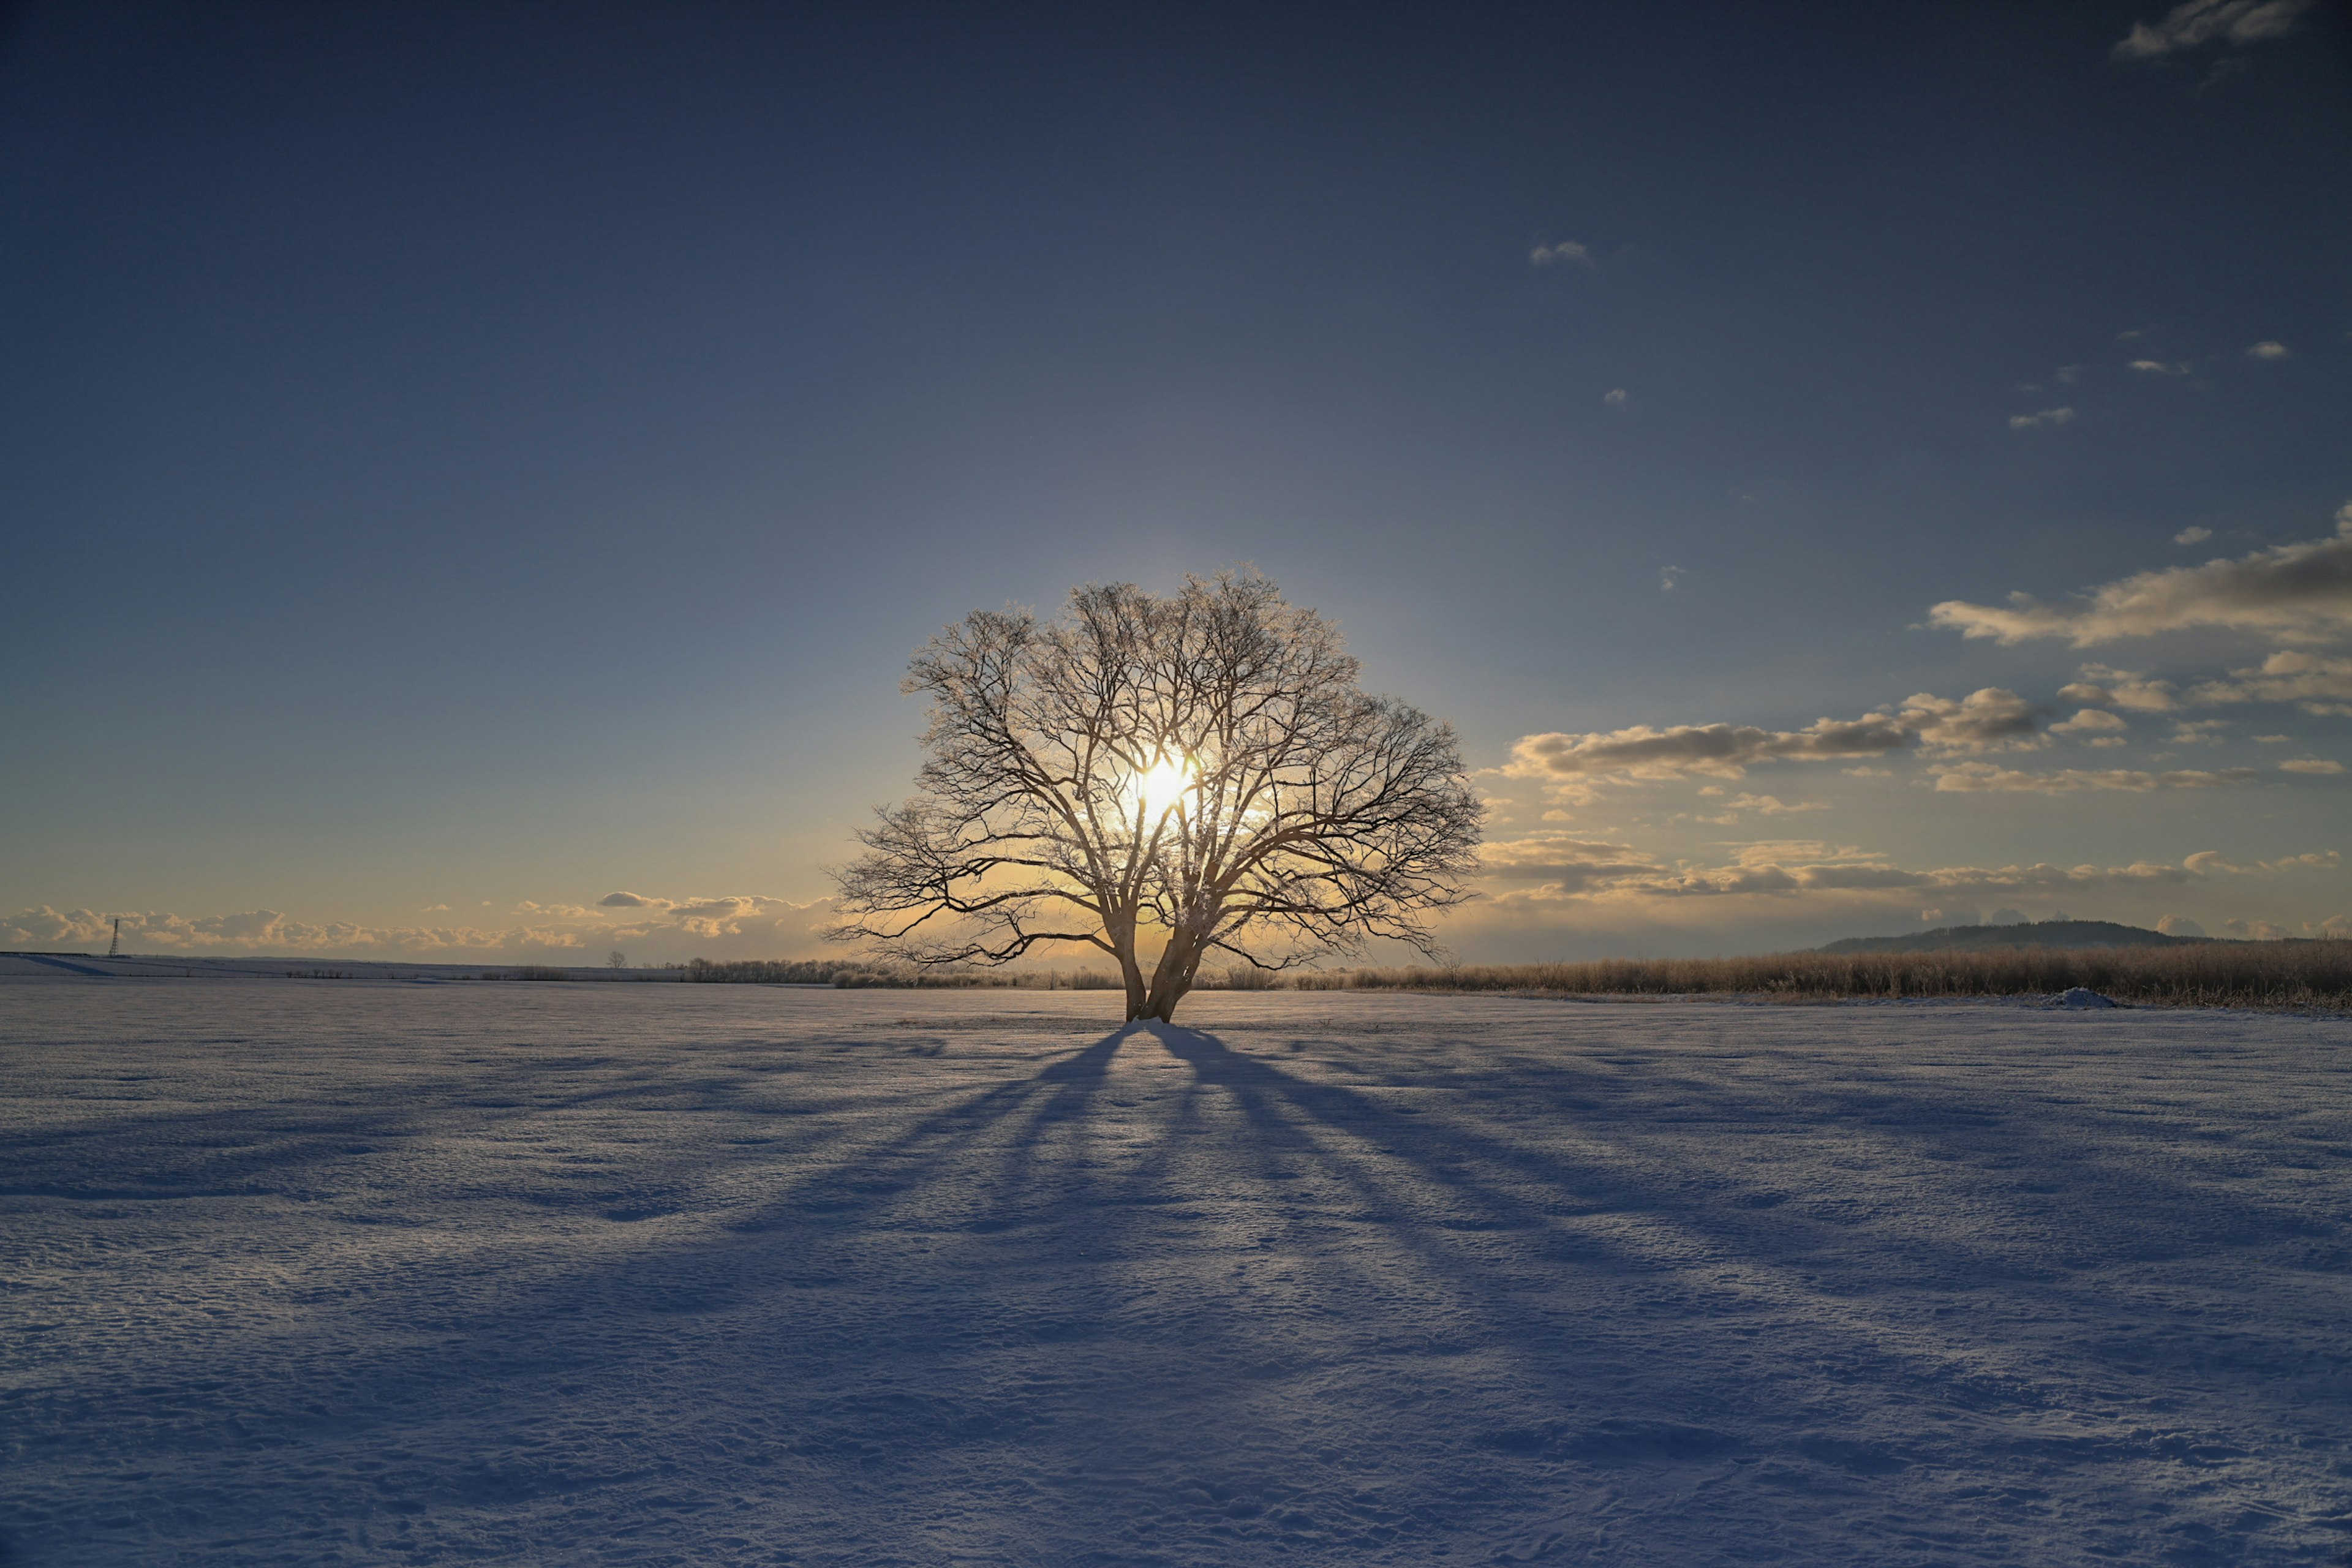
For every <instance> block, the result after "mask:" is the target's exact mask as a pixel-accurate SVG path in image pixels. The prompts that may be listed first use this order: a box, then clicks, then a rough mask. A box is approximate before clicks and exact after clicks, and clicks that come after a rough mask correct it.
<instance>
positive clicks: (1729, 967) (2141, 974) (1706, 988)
mask: <svg viewBox="0 0 2352 1568" xmlns="http://www.w3.org/2000/svg"><path fill="white" fill-rule="evenodd" d="M684 977H685V978H686V979H688V980H697V981H708V982H721V983H728V982H731V983H736V984H767V985H779V984H782V985H837V986H843V987H853V986H904V987H926V988H929V987H971V986H985V987H992V988H1003V989H1012V990H1028V991H1116V990H1118V988H1119V981H1118V976H1117V975H1115V974H1107V973H1102V972H1100V971H1098V970H1086V969H1081V970H1076V971H1063V970H950V971H930V972H923V971H918V970H915V969H912V968H900V967H896V966H888V965H877V964H866V963H844V962H842V961H839V960H830V961H829V960H824V959H814V960H803V961H800V962H796V963H761V962H756V961H753V962H741V963H713V962H711V961H709V960H708V959H696V960H694V961H693V962H692V963H689V964H688V965H687V967H686V970H685V972H684ZM2077 985H2083V986H2087V987H2089V988H2090V989H2091V990H2094V991H2096V992H2099V993H2100V994H2103V995H2107V996H2112V997H2114V998H2115V999H2116V1001H2119V1002H2137V1003H2142V1004H2146V1005H2151V1006H2164V1007H2319V1008H2352V942H2339V941H2325V942H2197V943H2185V944H2182V945H2179V946H2176V947H2140V948H2131V947H2124V948H2011V949H2001V950H1994V951H1984V952H1967V951H1952V952H1867V953H1856V952H1837V953H1832V952H1780V953H1766V954H1760V955H1758V956H1755V957H1749V958H1610V959H1601V960H1598V961H1596V962H1593V963H1481V964H1460V965H1448V966H1444V967H1423V966H1419V965H1415V966H1413V967H1411V968H1402V969H1333V970H1314V971H1304V972H1300V973H1291V974H1267V973H1264V972H1262V971H1259V970H1254V969H1249V968H1246V967H1236V968H1234V969H1229V970H1227V971H1226V972H1225V973H1223V974H1220V975H1215V976H1206V975H1204V976H1203V977H1202V982H1201V987H1200V988H1201V989H1202V990H1204V991H1509V992H1538V993H1547V994H1567V995H1588V996H1590V995H1633V996H1690V995H1748V996H1767V997H1777V998H1783V999H1788V1000H1811V999H1826V998H1830V997H1838V996H1871V997H1900V996H2022V995H2037V994H2039V995H2047V994H2052V993H2054V992H2059V991H2065V990H2068V989H2071V988H2072V987H2074V986H2077Z"/></svg>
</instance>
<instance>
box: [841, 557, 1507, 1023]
mask: <svg viewBox="0 0 2352 1568" xmlns="http://www.w3.org/2000/svg"><path fill="white" fill-rule="evenodd" d="M1357 675H1358V667H1357V663H1356V661H1355V660H1354V659H1353V658H1349V657H1348V655H1347V653H1346V652H1345V651H1344V649H1343V647H1342V646H1341V643H1340V638H1339V629H1338V628H1337V627H1336V626H1333V625H1332V624H1331V623H1330V622H1328V621H1326V620H1324V619H1323V618H1322V617H1321V616H1318V615H1317V614H1316V613H1315V612H1314V611H1313V610H1307V609H1300V608H1297V607H1296V606H1294V605H1288V604H1286V603H1285V602H1284V601H1283V598H1282V595H1281V594H1280V593H1279V592H1278V591H1277V590H1276V587H1275V585H1274V584H1273V583H1272V582H1271V581H1269V580H1267V579H1266V578H1265V577H1263V576H1261V575H1259V574H1256V573H1255V572H1251V571H1241V572H1228V573H1221V574H1218V575H1217V576H1216V577H1214V578H1209V579H1203V578H1199V577H1190V576H1188V577H1186V578H1185V579H1184V584H1183V586H1182V587H1181V589H1179V590H1178V591H1177V592H1176V593H1174V594H1172V595H1166V596H1164V597H1163V596H1160V595H1152V594H1150V593H1147V592H1145V591H1144V590H1142V589H1140V588H1139V587H1137V586H1135V585H1134V584H1129V583H1113V584H1102V585H1095V586H1089V587H1084V588H1078V589H1074V590H1073V591H1072V592H1071V595H1070V599H1069V604H1068V605H1067V606H1066V609H1065V610H1064V613H1063V615H1062V616H1061V617H1060V618H1059V619H1058V620H1055V621H1051V622H1045V621H1040V620H1039V619H1038V618H1037V617H1036V616H1034V614H1031V613H1030V612H1027V611H1021V610H1015V611H1006V612H1002V613H1000V612H994V611H987V610H976V611H974V612H973V613H972V614H971V615H970V616H965V617H964V619H963V620H962V621H961V622H959V623H957V624H956V625H954V626H949V627H947V628H946V629H945V630H943V631H941V632H940V634H939V636H937V637H933V638H932V639H931V641H930V642H929V644H928V645H927V646H926V647H923V648H922V649H921V650H920V651H919V652H918V653H917V654H916V655H915V658H914V660H913V662H912V663H911V664H910V666H909V667H908V675H907V679H906V680H905V682H904V689H906V690H907V691H908V692H921V693H923V694H925V695H927V696H929V698H930V700H931V710H930V723H929V729H927V730H926V731H924V735H923V747H924V750H925V752H927V753H928V760H927V761H926V762H925V763H924V764H923V766H922V769H921V771H920V772H919V773H918V774H917V775H916V784H917V785H918V788H919V794H917V795H915V796H914V798H912V799H910V800H908V801H905V802H902V803H900V804H899V805H893V806H888V807H885V808H884V809H883V810H882V811H881V812H880V813H879V814H878V817H879V820H878V821H877V824H876V826H873V827H870V828H867V829H866V830H865V831H864V832H862V833H860V834H859V835H858V837H859V840H860V842H862V843H863V844H864V845H865V846H866V854H865V855H864V856H862V857H860V858H858V859H857V860H856V861H854V862H852V863H851V864H850V865H848V866H846V867H844V868H841V869H840V870H838V871H837V872H835V880H836V881H837V882H838V883H839V885H840V888H841V900H842V901H841V908H842V911H843V913H844V915H845V920H844V921H843V922H842V924H840V925H839V926H836V927H835V928H834V930H833V931H830V932H828V933H827V934H828V935H830V936H832V937H833V938H835V940H839V941H853V942H872V943H874V944H877V945H878V946H879V947H881V948H882V949H883V950H885V951H886V952H890V953H892V954H894V955H896V956H898V957H900V958H904V959H906V960H908V961H909V962H912V963H917V964H924V965H932V964H943V963H1011V962H1012V961H1013V960H1015V959H1018V958H1021V957H1024V956H1025V955H1026V954H1028V953H1029V952H1031V951H1032V950H1033V949H1035V948H1038V947H1040V946H1050V945H1053V944H1062V943H1076V944H1081V945H1085V946H1090V947H1094V948H1097V949H1099V950H1100V951H1102V952H1106V953H1108V954H1109V955H1111V957H1112V958H1114V959H1115V960H1117V961H1118V966H1119V973H1120V977H1121V978H1122V980H1123V981H1124V982H1125V984H1126V987H1127V1016H1129V1018H1144V1017H1152V1018H1160V1019H1166V1018H1169V1017H1171V1016H1173V1014H1174V1012H1175V1008H1176V1004H1177V1003H1178V1002H1179V1001H1181V999H1182V998H1183V996H1184V994H1185V993H1187V992H1188V991H1190V990H1191V989H1192V984H1193V982H1194V979H1195V977H1196V976H1197V975H1198V973H1199V971H1200V966H1201V963H1202V959H1204V958H1206V957H1207V956H1208V955H1209V954H1211V953H1213V952H1222V953H1224V954H1227V955H1228V956H1230V957H1231V958H1233V959H1235V960H1237V961H1239V962H1241V963H1247V964H1251V965H1254V966H1255V967H1257V968H1260V969H1267V970H1280V969H1287V968H1291V967H1294V966H1296V965H1297V964H1300V963H1306V962H1307V961H1308V960H1310V959H1313V958H1316V957H1319V956H1322V955H1324V954H1328V953H1335V952H1353V951H1356V950H1357V949H1359V948H1360V947H1361V946H1362V944H1363V943H1364V942H1365V941H1366V940H1368V939H1370V938H1372V937H1394V938H1397V939H1399V940H1401V941H1403V942H1409V943H1411V944H1412V946H1414V947H1415V948H1417V949H1419V950H1420V951H1421V952H1423V953H1427V954H1431V955H1434V954H1435V952H1437V948H1436V942H1435V939H1434V937H1433V934H1432V932H1431V931H1430V928H1429V924H1428V917H1429V916H1430V915H1432V914H1433V913H1435V912H1437V911H1440V910H1447V909H1451V908H1453V907H1454V906H1455V905H1457V904H1459V903H1461V902H1462V901H1463V900H1465V899H1466V898H1467V897H1469V895H1468V894H1467V893H1465V891H1463V889H1462V885H1461V884H1462V881H1463V879H1464V878H1465V877H1466V876H1467V875H1468V874H1469V872H1470V871H1471V870H1472V869H1473V868H1474V867H1475V863H1476V850H1477V844H1478V836H1479V827H1480V824H1481V820H1482V818H1483V815H1484V813H1483V808H1482V807H1481V806H1480V805H1479V804H1478V801H1477V798H1476V797H1475V795H1473V794H1472V793H1471V790H1470V785H1469V781H1468V779H1467V777H1466V776H1465V772H1464V769H1463V765H1462V757H1461V750H1460V747H1459V746H1458V745H1457V744H1456V742H1455V740H1454V731H1453V730H1452V728H1451V727H1450V726H1447V725H1445V724H1443V723H1440V722H1438V721H1434V720H1433V719H1431V718H1429V717H1428V716H1427V715H1426V714H1423V713H1422V712H1420V711H1419V710H1415V709H1412V708H1410V707H1408V706H1406V705H1405V704H1403V703H1402V702H1398V701H1395V700H1392V699H1389V698H1383V697H1371V696H1368V695H1366V694H1365V693H1364V692H1363V691H1362V690H1360V689H1359V688H1358V686H1357V684H1356V682H1357ZM1150 942H1157V943H1158V952H1157V953H1156V954H1155V955H1153V956H1151V957H1150V960H1149V964H1148V968H1147V960H1146V957H1145V947H1146V944H1148V943H1150Z"/></svg>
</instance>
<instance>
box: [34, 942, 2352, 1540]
mask: <svg viewBox="0 0 2352 1568" xmlns="http://www.w3.org/2000/svg"><path fill="white" fill-rule="evenodd" d="M1116 1000H1117V999H1116V998H1115V997H1111V996H1107V995H1105V994H1099V993H1075V994H1073V993H969V992H921V993H909V992H848V993H838V992H832V991H791V992H781V991H772V990H767V989H764V988H756V987H736V986H617V987H613V988H610V989H608V990H604V991H587V990H583V989H582V988H580V987H572V986H559V985H548V986H529V985H475V986H457V985H447V986H426V985H416V984H401V983H384V984H378V983H364V982H362V983H350V984H341V985H315V986H306V985H289V984H278V985H255V984H248V983H246V982H243V981H236V982H230V981H220V982H216V983H205V982H196V983H193V984H191V983H179V984H172V985H168V986H167V985H154V986H147V985H121V984H110V983H107V982H103V981H98V980H88V979H79V980H77V979H72V978H66V979H61V980H59V981H58V983H56V984H13V983H12V984H7V985H5V986H4V987H0V1089H5V1124H0V1131H5V1141H0V1243H5V1257H6V1261H7V1269H6V1278H7V1279H9V1281H10V1282H11V1285H12V1289H10V1291H9V1293H8V1295H7V1297H6V1298H5V1301H6V1305H5V1314H6V1316H5V1326H6V1328H7V1330H8V1332H7V1334H6V1336H5V1343H6V1344H7V1345H8V1346H9V1347H10V1349H9V1352H8V1355H7V1362H6V1369H5V1383H0V1430H5V1432H6V1433H7V1434H8V1436H7V1439H6V1441H7V1443H8V1448H7V1450H6V1452H7V1456H8V1460H9V1463H8V1468H7V1471H6V1479H5V1481H0V1560H5V1561H7V1562H9V1563H68V1562H70V1563H122V1564H131V1563H140V1564H145V1563H182V1562H190V1561H204V1562H206V1563H463V1562H492V1561H496V1562H518V1563H550V1564H554V1563H730V1564H731V1563H805V1564H819V1563H824V1564H881V1563H908V1564H914V1563H926V1564H928V1563H1019V1564H1039V1565H1058V1564H1064V1563H1170V1564H1176V1563H1181V1564H1196V1563H1197V1564H1229V1563H1231V1564H1248V1563H1332V1564H1339V1563H1396V1564H1405V1563H1415V1564H1419V1563H1433V1562H1444V1561H1452V1562H1477V1561H1521V1562H1525V1561H1545V1562H1561V1563H1573V1562H1605V1563H1612V1564H1613V1563H1629V1564H1646V1563H1656V1564H1706V1563H1769V1562H1782V1563H1809V1564H1810V1563H1854V1564H1863V1563H1870V1564H1915V1563H1916V1564H1927V1563H2114V1562H2131V1563H2157V1562H2164V1563H2213V1564H2221V1563H2232V1564H2236V1563H2328V1562H2336V1561H2340V1560H2341V1558H2342V1554H2343V1552H2344V1551H2345V1548H2346V1547H2347V1544H2352V1508H2347V1497H2352V1446H2347V1432H2352V1371H2347V1367H2352V1360H2347V1350H2352V1335H2347V1327H2346V1325H2347V1321H2352V1311H2347V1308H2352V1289H2347V1287H2352V1135H2347V1131H2346V1129H2347V1126H2352V1116H2348V1115H2347V1112H2352V1068H2347V1053H2346V1050H2345V1047H2346V1046H2347V1043H2352V1041H2347V1029H2346V1027H2345V1026H2344V1025H2342V1024H2341V1023H2340V1022H2334V1021H2326V1020H2312V1019H2308V1018H2294V1017H2278V1016H2250V1015H2243V1014H2219V1013H2199V1014H2181V1013H2163V1012H2147V1011H2137V1010H2136V1011H2118V1012H2107V1011H2083V1012H2069V1011H2057V1010H2038V1009H2037V1010H2029V1009H2023V1008H2016V1007H2007V1008H2003V1007H1990V1006H1982V1007H1970V1006H1956V1005H1940V1006H1933V1007H1906V1006H1901V1005H1884V1006H1876V1007H1853V1008H1849V1007H1836V1008H1767V1007H1725V1006H1721V1005H1703V1004H1701V1005H1685V1004H1678V1003H1670V1002H1669V1003H1657V1002H1645V1003H1643V1004H1639V1005H1590V1004H1584V1005H1565V1004H1559V1003H1551V1002H1540V1001H1521V1000H1512V999H1504V998H1484V997H1479V998H1467V997H1431V996H1418V995H1394V994H1354V993H1334V994H1286V993H1276V994H1202V995H1198V996H1195V997H1194V998H1192V1000H1191V1001H1190V1002H1188V1003H1187V1011H1186V1014H1185V1021H1186V1023H1187V1025H1189V1026H1190V1027H1183V1028H1165V1027H1158V1028H1127V1029H1120V1028H1117V1027H1116V1026H1115V1024H1114V1021H1113V1020H1111V1019H1110V1018H1108V1017H1107V1016H1106V1012H1107V1010H1108V1009H1109V1008H1112V1007H1115V1005H1116Z"/></svg>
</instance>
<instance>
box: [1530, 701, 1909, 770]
mask: <svg viewBox="0 0 2352 1568" xmlns="http://www.w3.org/2000/svg"><path fill="white" fill-rule="evenodd" d="M1918 743H1919V737H1918V734H1917V732H1916V731H1913V730H1912V729H1910V728H1909V727H1908V726H1906V725H1905V724H1903V723H1902V722H1901V721H1898V720H1896V719H1895V718H1893V717H1892V716H1890V715H1887V714H1870V715H1866V716H1864V718H1861V719H1856V720H1851V721H1841V720H1836V719H1821V720H1816V721H1814V722H1813V723H1811V725H1809V726H1807V727H1806V728H1804V729H1802V730H1762V729H1759V728H1757V727H1756V726H1754V725H1752V724H1677V725H1675V726H1673V727H1671V728H1668V729H1664V730H1659V729H1654V728H1652V727H1651V726H1649V725H1647V724H1635V725H1632V726H1630V727H1628V728H1626V729H1622V730H1612V731H1606V732H1603V733H1596V734H1584V735H1566V734H1549V735H1528V736H1525V737H1523V738H1521V739H1520V740H1519V741H1518V742H1517V744H1515V745H1514V746H1513V747H1512V748H1511V761H1510V763H1508V764H1507V765H1506V766H1505V768H1504V769H1503V771H1504V772H1505V773H1510V774H1512V775H1514V776H1517V777H1521V778H1538V779H1593V778H1608V777H1614V778H1625V779H1670V778H1681V777H1685V776H1686V775H1689V774H1692V773H1703V774H1706V775H1707V776H1709V777H1713V778H1727V779H1736V778H1739V777H1741V776H1743V774H1744V773H1746V771H1747V770H1748V768H1749V767H1751V766H1753V765H1754V764H1756V763H1769V762H1786V761H1804V762H1821V761H1828V760H1832V759H1835V758H1839V757H1882V756H1885V754H1886V753H1887V752H1901V751H1908V750H1909V749H1910V748H1912V747H1913V746H1916V745H1917V744H1918Z"/></svg>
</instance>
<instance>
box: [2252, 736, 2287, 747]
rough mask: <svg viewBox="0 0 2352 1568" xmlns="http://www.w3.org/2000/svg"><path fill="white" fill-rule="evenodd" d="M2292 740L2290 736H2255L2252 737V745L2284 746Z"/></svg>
mask: <svg viewBox="0 0 2352 1568" xmlns="http://www.w3.org/2000/svg"><path fill="white" fill-rule="evenodd" d="M2292 740H2294V736H2292V735H2257V736H2255V737H2254V744H2256V745H2258V746H2284V745H2285V744H2286V743H2287V742H2289V741H2292Z"/></svg>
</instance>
